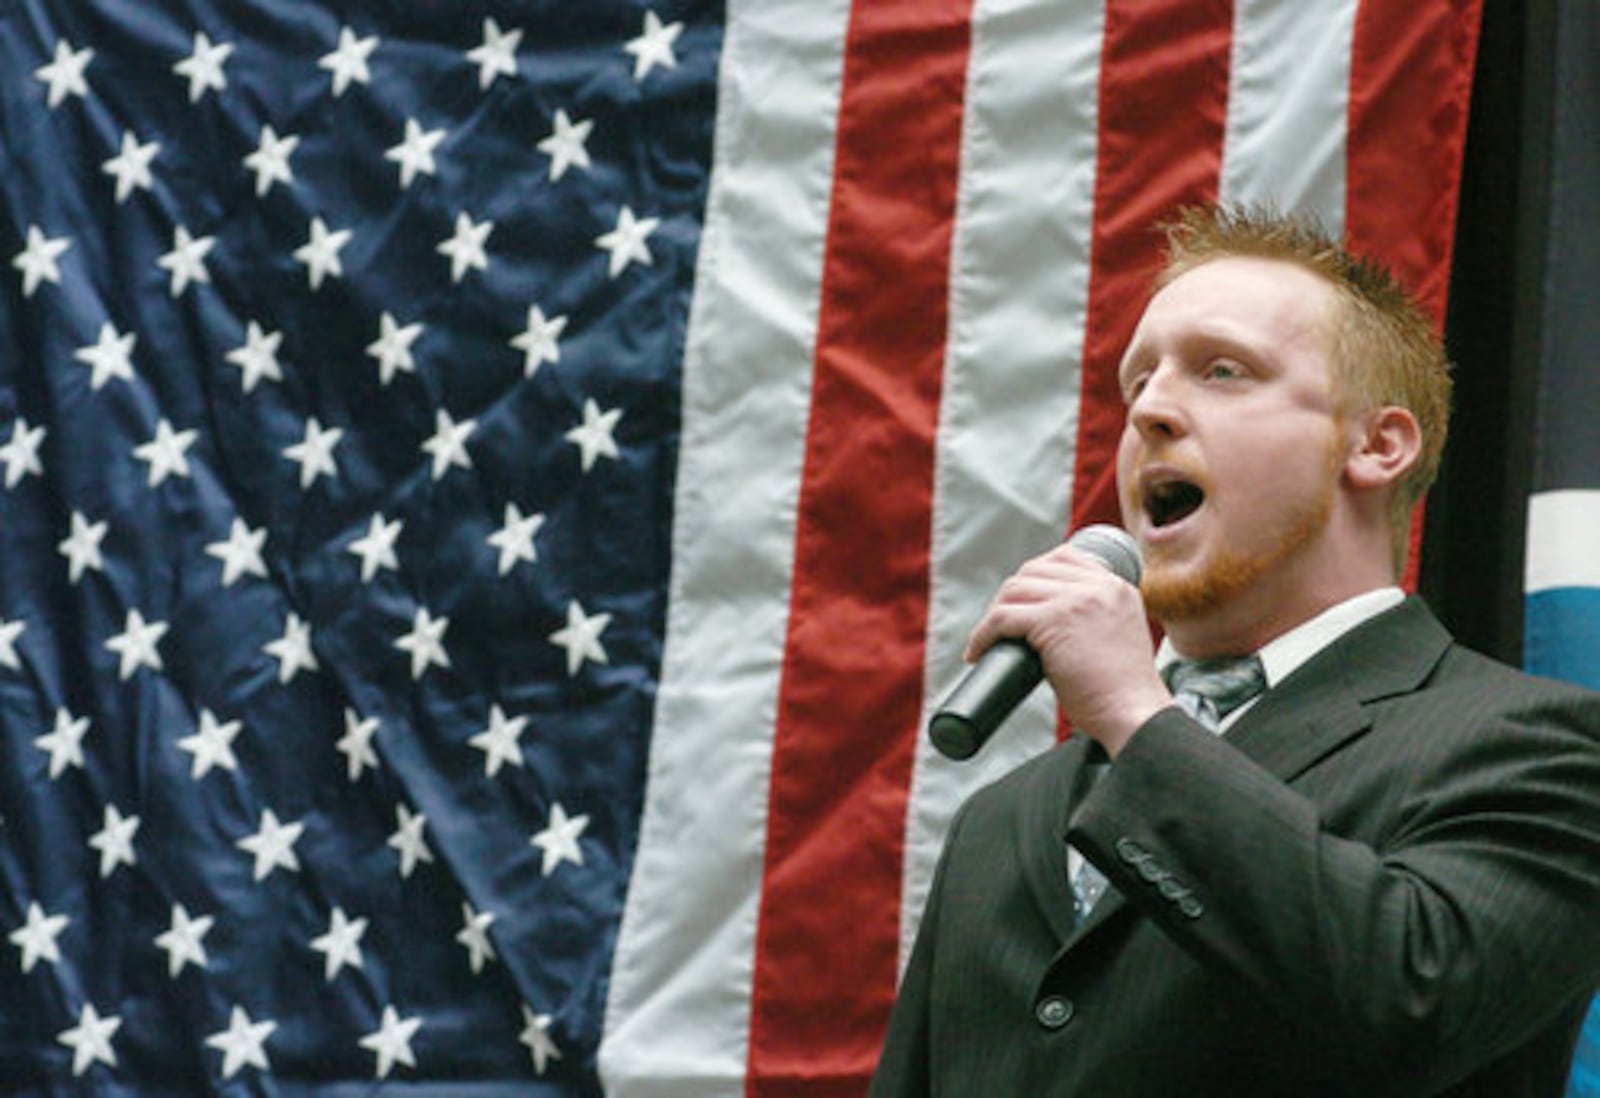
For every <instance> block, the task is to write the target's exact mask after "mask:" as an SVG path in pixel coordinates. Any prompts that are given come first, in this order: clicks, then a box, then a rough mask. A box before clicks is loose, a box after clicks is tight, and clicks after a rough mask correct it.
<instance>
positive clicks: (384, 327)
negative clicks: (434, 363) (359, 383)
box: [367, 310, 423, 385]
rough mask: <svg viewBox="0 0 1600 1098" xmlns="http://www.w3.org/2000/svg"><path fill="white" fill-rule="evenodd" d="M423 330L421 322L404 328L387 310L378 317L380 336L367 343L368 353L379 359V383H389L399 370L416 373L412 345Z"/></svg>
mask: <svg viewBox="0 0 1600 1098" xmlns="http://www.w3.org/2000/svg"><path fill="white" fill-rule="evenodd" d="M422 332H423V327H422V325H421V324H407V325H406V326H405V327H403V328H402V327H401V326H400V325H399V324H398V323H397V322H396V321H395V319H394V315H393V314H392V313H390V312H388V311H387V310H385V311H384V313H383V315H382V316H380V317H378V338H377V339H376V340H374V341H373V342H371V343H369V344H367V354H368V355H370V356H371V357H373V358H375V359H377V360H378V382H379V384H382V385H388V384H389V382H391V381H393V380H394V375H395V372H396V371H397V370H404V371H405V372H406V373H408V374H414V373H416V371H417V364H416V362H415V361H414V360H413V359H412V357H411V345H412V344H413V343H415V342H416V341H417V340H418V339H419V338H421V336H422Z"/></svg>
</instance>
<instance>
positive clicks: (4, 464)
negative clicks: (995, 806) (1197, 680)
mask: <svg viewBox="0 0 1600 1098" xmlns="http://www.w3.org/2000/svg"><path fill="white" fill-rule="evenodd" d="M1478 15H1479V6H1478V3H1477V2H1475V0H1410V2H1407V3H1404V4H1398V3H1394V2H1392V0H1387V2H1385V0H1365V2H1359V0H1232V2H1197V0H1105V2H1102V3H1088V2H1081V0H1071V2H1068V0H1061V2H1056V0H994V2H991V0H983V2H979V3H973V2H971V0H914V2H913V0H880V2H876V3H865V2H863V3H856V4H853V5H852V4H850V3H846V2H844V0H727V2H726V3H725V4H718V3H707V2H696V0H647V2H642V3H641V2H625V0H591V2H588V3H584V4H582V5H574V4H556V3H538V2H532V0H524V2H520V3H519V2H511V0H507V2H501V3H493V4H461V5H453V4H452V5H447V4H439V3H426V2H418V3H412V4H369V5H359V4H348V3H346V4H339V3H331V2H310V0H181V2H180V0H162V2H159V3H156V2H152V3H141V4H137V5H134V4H126V3H121V2H116V0H80V2H78V3H74V4H70V5H69V4H63V3H59V2H52V0H0V196H3V197H0V202H3V205H4V212H5V217H4V218H0V257H4V258H5V259H6V260H7V261H8V264H9V265H8V267H6V268H5V273H6V274H8V275H9V280H8V281H7V282H6V284H5V285H4V289H3V296H0V476H3V482H0V569H3V571H0V745H3V750H4V751H5V766H4V769H3V772H0V783H3V784H0V815H3V825H0V924H3V927H4V932H5V933H6V935H7V939H8V941H9V942H10V945H11V948H12V953H11V957H10V963H12V964H16V965H17V966H18V967H17V968H15V969H13V970H12V974H11V977H10V978H8V979H6V980H4V981H0V1079H3V1080H4V1081H5V1084H6V1086H7V1088H8V1092H9V1093H14V1094H21V1095H39V1096H43V1095H55V1094H65V1093H95V1094H105V1095H151V1094H166V1093H173V1094H177V1093H183V1094H192V1093H229V1094H234V1093H237V1094H308V1095H309V1094H316V1095H329V1096H331V1095H335V1094H346V1093H355V1092H356V1091H357V1090H360V1091H361V1092H365V1091H366V1090H367V1089H368V1088H370V1087H372V1086H374V1085H380V1086H381V1089H382V1090H383V1092H384V1093H395V1094H416V1095H444V1094H449V1095H482V1096H485V1098H489V1096H497V1095H502V1094H506V1095H509V1094H513V1093H515V1094H519V1095H520V1094H529V1093H534V1094H551V1095H581V1094H598V1093H607V1094H612V1095H619V1096H622V1095H651V1096H656V1095H682V1096H692V1098H714V1096H720V1095H741V1094H744V1095H785V1096H786V1095H807V1096H811V1095H834V1094H839V1095H847V1094H859V1093H860V1092H861V1091H862V1089H863V1088H864V1085H865V1080H866V1077H867V1075H868V1074H869V1073H870V1071H871V1067H872V1064H873V1062H874V1060H875V1058H876V1053H877V1046H878V1042H879V1040H880V1038H881V1034H882V1029H883V1025H884V1023H885V1021H886V1019H887V1014H888V1010H889V1007H890V1004H891V1003H892V1000H893V995H894V986H895V979H896V974H897V968H898V964H899V961H900V958H901V957H902V956H903V954H904V951H905V949H906V947H907V945H908V943H909V940H910V936H911V935H912V934H913V933H914V931H915V926H916V920H917V917H918V913H919V910H920V906H921V901H922V897H923V896H924V894H925V891H926V888H927V884H928V879H929V876H930V874H931V870H932V865H933V861H934V858H935V856H936V854H937V851H938V846H939V843H940V841H941V838H942V834H943V828H944V826H945V824H946V823H947V821H948V819H949V816H950V814H951V813H952V811H953V810H954V808H955V806H956V805H957V804H958V803H959V801H960V799H961V798H962V797H963V796H964V795H965V793H966V792H968V791H970V790H971V789H973V788H974V787H975V786H976V785H978V784H980V783H982V782H984V781H987V780H989V779H991V778H993V777H994V776H996V775H997V774H999V773H1000V772H1002V771H1003V770H1005V769H1008V768H1010V767H1011V766H1013V765H1015V764H1016V763H1017V762H1019V761H1020V760H1022V759H1023V758H1025V757H1027V756H1028V755H1030V754H1033V753H1035V752H1037V751H1039V750H1042V749H1043V748H1044V747H1045V746H1046V745H1048V744H1049V743H1050V742H1051V741H1052V739H1053V738H1054V736H1055V735H1056V734H1057V728H1056V720H1055V715H1054V714H1053V713H1052V712H1051V711H1050V709H1049V707H1048V704H1047V702H1046V700H1045V699H1043V698H1042V697H1041V698H1035V699H1033V700H1032V702H1031V703H1030V705H1029V707H1028V709H1027V711H1026V712H1025V713H1023V714H1019V717H1018V719H1016V720H1014V721H1013V722H1012V723H1011V724H1010V725H1008V727H1007V729H1006V731H1005V732H1004V733H1003V734H1002V736H1000V737H999V738H997V739H996V740H995V741H994V742H993V743H991V744H990V745H989V747H988V748H986V750H985V752H984V754H983V755H982V756H981V757H980V758H979V759H978V760H975V761H974V762H973V763H969V764H953V763H950V762H949V761H948V760H944V759H942V758H940V757H938V756H937V755H936V754H935V753H933V752H932V751H931V750H930V749H929V748H928V746H927V743H926V740H925V738H924V737H923V735H922V732H921V730H922V726H923V715H924V712H925V710H926V709H927V708H928V707H929V705H930V703H931V702H932V701H935V700H937V697H938V696H939V695H940V694H941V693H942V692H943V690H944V688H945V687H946V686H947V685H948V684H949V682H950V681H951V680H953V679H954V678H955V676H956V674H957V672H958V668H959V649H960V644H961V640H962V637H963V636H964V634H965V631H966V629H967V626H968V625H969V623H970V622H971V620H972V619H973V617H974V615H975V614H976V613H977V612H978V610H979V608H980V607H981V606H982V605H983V604H984V603H985V602H986V601H987V598H988V597H989V594H990V592H991V591H992V590H993V588H994V586H995V584H996V583H997V582H998V580H999V578H1000V577H1001V576H1002V575H1003V574H1004V573H1006V572H1007V571H1009V570H1010V569H1011V567H1013V566H1014V565H1015V563H1016V562H1018V561H1019V560H1021V559H1022V558H1024V557H1025V556H1028V555H1030V554H1031V553H1033V552H1037V551H1039V550H1041V549H1042V548H1044V547H1046V546H1048V545H1049V544H1051V543H1052V542H1054V541H1056V540H1059V539H1060V537H1061V536H1062V535H1063V533H1064V532H1065V531H1066V530H1068V529H1069V528H1070V527H1071V526H1073V525H1076V524H1080V523H1083V522H1087V521H1091V520H1097V519H1102V518H1106V517H1109V515H1110V513H1111V511H1112V503H1111V496H1110V492H1111V488H1110V477H1111V473H1110V469H1109V464H1108V461H1107V458H1108V455H1109V451H1110V448H1111V446H1112V445H1113V443H1114V439H1115V436H1116V432H1117V429H1118V427H1119V424H1120V416H1121V410H1120V407H1119V402H1118V399H1117V396H1116V393H1115V388H1114V384H1113V382H1112V376H1113V366H1114V363H1115V360H1116V356H1117V353H1118V351H1119V349H1120V344H1121V342H1122V341H1123V340H1124V339H1125V337H1126V334H1127V331H1128V328H1129V326H1130V325H1131V323H1132V320H1133V317H1134V316H1135V314H1136V313H1137V310H1138V308H1139V305H1140V292H1141V289H1142V287H1143V284H1144V280H1145V278H1146V276H1147V274H1148V271H1149V267H1150V264H1151V262H1152V261H1153V259H1154V257H1155V255H1156V249H1157V244H1158V241H1157V239H1156V237H1155V236H1154V235H1153V234H1152V233H1151V232H1150V225H1151V223H1152V222H1153V221H1155V220H1156V219H1158V218H1159V217H1161V216H1163V215H1164V214H1166V213H1168V212H1170V211H1171V210H1172V209H1173V208H1174V207H1175V206H1177V205H1179V204H1181V203H1185V202H1194V201H1202V200H1208V199H1215V198H1223V199H1227V200H1235V201H1270V202H1274V203H1276V204H1278V205H1282V206H1288V207H1295V208H1300V209H1305V210H1309V211H1312V212H1315V213H1317V214H1318V215H1319V216H1321V217H1322V219H1323V220H1324V221H1325V222H1326V223H1328V224H1329V226H1330V227H1332V228H1334V229H1336V230H1343V231H1345V232H1346V233H1347V234H1348V235H1349V236H1350V238H1351V239H1352V240H1353V242H1354V243H1355V244H1356V245H1357V246H1358V247H1360V248H1362V249H1364V250H1369V251H1372V252H1375V253H1376V254H1378V255H1380V256H1382V257H1384V258H1385V259H1387V260H1388V261H1389V262H1390V263H1391V264H1392V265H1393V266H1394V267H1395V268H1396V269H1397V270H1398V271H1399V273H1400V274H1401V275H1402V276H1403V277H1404V278H1405V279H1406V280H1407V281H1408V282H1410V283H1411V284H1412V285H1413V286H1414V287H1415V288H1416V289H1417V290H1418V292H1419V293H1420V295H1421V296H1422V297H1423V298H1424V300H1425V301H1426V302H1427V303H1428V304H1429V306H1430V307H1431V308H1433V309H1434V310H1435V311H1436V312H1437V313H1439V314H1440V315H1442V311H1443V305H1444V301H1445V294H1446V289H1447V287H1446V280H1447V275H1448V271H1449V260H1450V248H1451V242H1452V234H1453V229H1454V210H1455V195H1456V189H1457V185H1458V182H1459V176H1460V161H1461V153H1462V143H1463V140H1464V133H1465V123H1466V112H1467V103H1468V93H1469V89H1470V85H1471V73H1472V64H1473V55H1474V49H1475V43H1476V34H1477V27H1478Z"/></svg>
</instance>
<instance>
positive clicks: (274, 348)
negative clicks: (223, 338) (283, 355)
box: [224, 320, 283, 393]
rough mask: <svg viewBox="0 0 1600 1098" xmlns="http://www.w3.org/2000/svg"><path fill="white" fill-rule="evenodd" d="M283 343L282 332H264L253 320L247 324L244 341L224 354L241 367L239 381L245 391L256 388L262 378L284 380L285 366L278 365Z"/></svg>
mask: <svg viewBox="0 0 1600 1098" xmlns="http://www.w3.org/2000/svg"><path fill="white" fill-rule="evenodd" d="M282 345H283V333H282V332H264V331H262V330H261V325H259V324H257V323H256V322H255V321H253V320H252V321H250V322H249V323H248V324H246V325H245V332H244V343H243V344H241V345H240V346H238V347H235V348H234V349H233V350H231V351H229V352H228V353H227V354H226V355H225V356H224V357H225V358H226V359H227V360H228V361H229V362H231V363H232V364H233V365H235V366H237V367H239V373H240V376H239V382H240V384H241V385H243V386H244V391H245V392H247V393H248V392H250V391H251V390H252V389H254V388H255V387H256V383H257V382H259V381H260V380H261V379H262V378H266V379H267V380H268V381H282V380H283V368H282V367H281V366H279V365H278V348H279V347H281V346H282Z"/></svg>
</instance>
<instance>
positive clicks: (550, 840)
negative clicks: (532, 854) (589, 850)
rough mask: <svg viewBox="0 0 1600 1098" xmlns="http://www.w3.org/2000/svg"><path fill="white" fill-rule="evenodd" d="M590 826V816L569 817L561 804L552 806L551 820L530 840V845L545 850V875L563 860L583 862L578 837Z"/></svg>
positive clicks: (543, 870)
mask: <svg viewBox="0 0 1600 1098" xmlns="http://www.w3.org/2000/svg"><path fill="white" fill-rule="evenodd" d="M588 826H589V817H588V816H572V817H569V816H568V815H567V810H566V809H565V808H562V807H561V805H560V804H553V805H551V806H550V822H549V823H548V824H546V825H545V828H544V830H543V831H540V832H539V833H537V834H536V835H534V836H533V838H531V839H529V840H528V842H529V844H530V845H532V846H536V847H538V848H539V849H540V850H543V851H544V864H543V865H542V866H541V867H540V869H541V872H542V873H543V874H544V876H546V877H548V876H550V874H552V873H554V872H555V871H556V869H557V868H558V867H559V866H560V865H561V863H562V862H571V863H572V864H573V865H582V864H583V848H582V847H580V846H579V845H578V837H579V836H580V835H582V834H583V831H584V828H586V827H588Z"/></svg>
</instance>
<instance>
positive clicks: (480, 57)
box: [467, 19, 522, 90]
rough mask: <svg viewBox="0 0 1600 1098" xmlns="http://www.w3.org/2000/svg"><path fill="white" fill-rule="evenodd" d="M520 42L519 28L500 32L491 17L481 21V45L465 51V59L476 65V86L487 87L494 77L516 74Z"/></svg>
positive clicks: (520, 33)
mask: <svg viewBox="0 0 1600 1098" xmlns="http://www.w3.org/2000/svg"><path fill="white" fill-rule="evenodd" d="M521 44H522V32H521V31H520V30H512V31H506V32H505V33H503V34H502V33H501V31H500V25H499V24H498V23H496V22H495V21H494V20H493V19H485V20H484V21H483V45H481V46H477V47H475V48H473V49H470V50H468V51H467V60H468V61H471V62H472V63H473V64H474V65H477V66H478V87H479V89H480V90H481V89H484V88H487V87H488V86H489V85H490V84H493V83H494V81H495V77H497V76H501V75H505V76H515V75H517V47H518V46H520V45H521Z"/></svg>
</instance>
